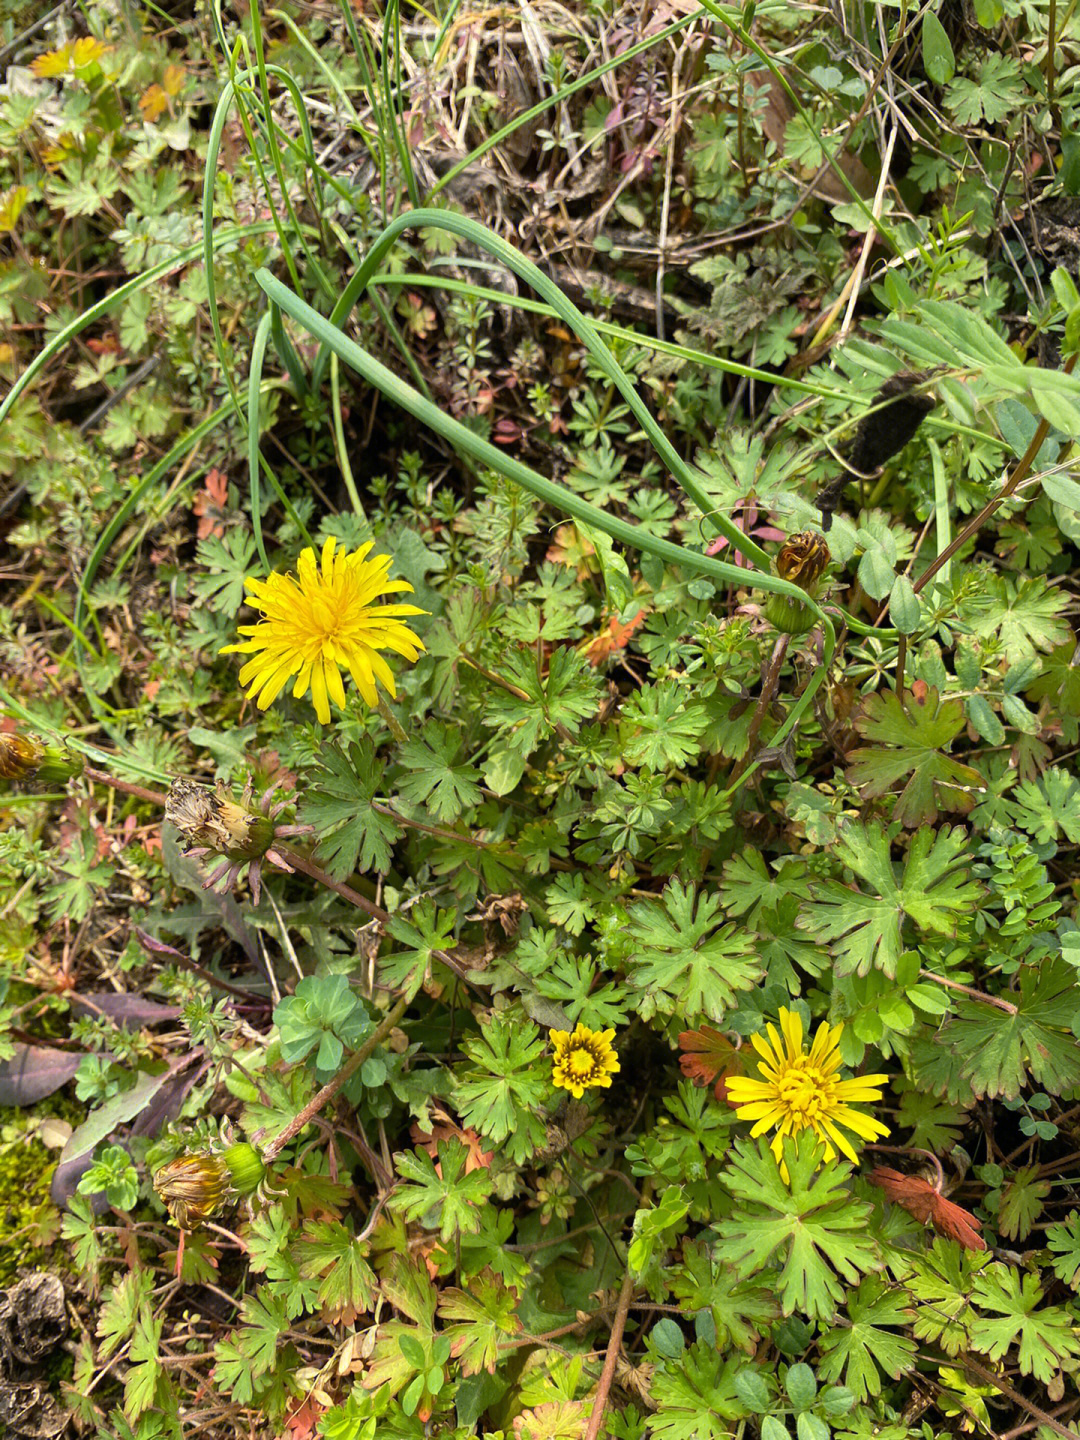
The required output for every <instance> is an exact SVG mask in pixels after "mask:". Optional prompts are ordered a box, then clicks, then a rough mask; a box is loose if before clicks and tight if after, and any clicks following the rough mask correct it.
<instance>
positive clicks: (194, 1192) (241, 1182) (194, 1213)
mask: <svg viewBox="0 0 1080 1440" xmlns="http://www.w3.org/2000/svg"><path fill="white" fill-rule="evenodd" d="M265 1179H266V1166H265V1165H264V1164H263V1161H262V1157H261V1156H260V1155H259V1152H258V1151H257V1150H256V1149H255V1147H254V1146H253V1145H249V1144H248V1143H247V1142H246V1141H243V1140H240V1141H236V1142H235V1143H234V1144H231V1145H228V1146H226V1147H225V1149H224V1150H222V1151H221V1152H220V1153H217V1152H212V1151H208V1150H205V1151H199V1152H195V1151H188V1152H186V1153H185V1154H183V1155H177V1157H176V1158H175V1159H174V1160H170V1161H169V1162H168V1163H167V1164H166V1165H162V1167H161V1169H160V1170H157V1171H155V1173H154V1189H155V1190H156V1191H157V1193H158V1196H159V1198H160V1199H161V1200H162V1202H163V1203H164V1205H165V1207H166V1209H167V1210H168V1212H169V1214H170V1215H171V1216H172V1219H173V1222H174V1224H176V1225H177V1226H179V1228H180V1229H181V1230H195V1229H197V1228H198V1226H200V1225H202V1224H204V1223H205V1222H206V1221H207V1220H212V1219H213V1218H214V1216H215V1215H217V1214H218V1213H219V1212H220V1210H221V1208H222V1206H223V1205H225V1203H226V1202H227V1201H229V1200H235V1199H237V1198H238V1197H239V1196H241V1195H250V1194H252V1193H253V1192H254V1191H255V1190H257V1189H258V1188H259V1186H260V1185H261V1184H262V1183H263V1181H264V1180H265Z"/></svg>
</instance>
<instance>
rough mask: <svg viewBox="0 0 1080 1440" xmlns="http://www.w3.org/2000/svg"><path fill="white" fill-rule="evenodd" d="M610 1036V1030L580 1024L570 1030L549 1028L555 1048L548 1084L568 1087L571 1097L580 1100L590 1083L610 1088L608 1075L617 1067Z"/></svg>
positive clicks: (614, 1072)
mask: <svg viewBox="0 0 1080 1440" xmlns="http://www.w3.org/2000/svg"><path fill="white" fill-rule="evenodd" d="M614 1035H615V1031H614V1030H590V1029H589V1027H588V1026H587V1025H580V1024H579V1025H578V1027H577V1029H576V1030H574V1031H573V1032H571V1031H569V1030H552V1032H551V1044H552V1047H553V1048H554V1051H555V1064H554V1066H553V1068H552V1072H551V1079H552V1083H553V1084H555V1085H557V1086H558V1087H559V1088H560V1089H561V1090H569V1091H570V1094H571V1095H572V1096H573V1097H574V1099H575V1100H580V1099H581V1097H582V1095H584V1093H585V1091H586V1090H587V1089H589V1088H590V1087H591V1086H594V1085H596V1086H602V1087H603V1088H605V1089H607V1088H608V1087H610V1085H611V1077H612V1075H616V1074H618V1072H619V1068H620V1067H619V1057H618V1055H617V1053H616V1051H615V1047H614V1046H613V1045H612V1043H611V1041H612V1039H613V1038H614Z"/></svg>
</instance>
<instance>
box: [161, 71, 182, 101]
mask: <svg viewBox="0 0 1080 1440" xmlns="http://www.w3.org/2000/svg"><path fill="white" fill-rule="evenodd" d="M184 73H185V72H184V67H183V66H182V65H166V66H165V74H164V75H163V76H162V77H161V88H162V89H163V90H164V91H165V94H166V95H174V96H175V95H179V94H180V91H181V90H182V89H183V88H184Z"/></svg>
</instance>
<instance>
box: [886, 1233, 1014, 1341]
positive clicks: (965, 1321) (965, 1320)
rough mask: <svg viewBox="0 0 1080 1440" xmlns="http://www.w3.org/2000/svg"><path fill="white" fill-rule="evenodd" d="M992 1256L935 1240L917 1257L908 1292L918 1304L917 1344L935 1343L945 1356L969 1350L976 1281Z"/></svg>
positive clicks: (916, 1322)
mask: <svg viewBox="0 0 1080 1440" xmlns="http://www.w3.org/2000/svg"><path fill="white" fill-rule="evenodd" d="M992 1259H993V1256H992V1255H991V1253H990V1251H989V1250H965V1249H962V1248H961V1246H960V1245H958V1244H957V1242H956V1241H955V1240H941V1239H938V1240H935V1241H934V1243H933V1245H932V1246H931V1247H930V1250H929V1251H928V1252H927V1253H926V1254H925V1255H919V1256H916V1257H915V1259H914V1261H913V1264H914V1270H913V1273H912V1274H911V1275H910V1276H909V1277H908V1279H907V1289H908V1290H909V1291H910V1292H911V1297H912V1299H913V1300H914V1301H915V1302H916V1306H915V1320H914V1333H915V1338H916V1340H932V1341H934V1342H935V1344H937V1345H940V1346H941V1348H942V1349H943V1350H944V1351H945V1354H946V1355H958V1354H959V1353H960V1352H961V1351H962V1350H966V1349H967V1348H968V1344H969V1342H970V1338H971V1337H970V1326H971V1319H972V1314H971V1288H972V1284H973V1277H974V1276H975V1275H977V1274H978V1272H979V1270H981V1269H982V1268H983V1267H984V1266H985V1265H988V1264H989V1263H990V1262H991V1260H992Z"/></svg>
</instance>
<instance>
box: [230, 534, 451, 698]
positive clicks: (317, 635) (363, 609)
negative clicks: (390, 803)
mask: <svg viewBox="0 0 1080 1440" xmlns="http://www.w3.org/2000/svg"><path fill="white" fill-rule="evenodd" d="M337 544H338V542H337V541H336V540H334V539H333V538H332V537H331V538H330V539H329V540H327V541H326V543H325V545H324V546H323V549H322V563H321V568H320V566H319V564H318V563H317V562H316V559H315V551H314V550H313V549H310V548H309V549H307V550H304V551H303V552H302V553H301V555H300V559H299V560H298V561H297V566H296V571H297V578H296V579H295V580H294V579H293V577H292V576H291V575H280V574H278V573H277V571H275V572H274V573H272V574H271V575H270V576H269V577H268V578H267V579H266V580H246V581H245V582H244V583H245V584H246V585H247V588H248V590H249V591H250V592H251V598H250V599H249V602H248V603H249V604H251V605H253V606H254V607H255V608H256V609H257V610H261V611H262V613H263V618H262V619H261V620H260V621H259V622H258V624H256V625H241V626H240V627H239V630H240V634H241V635H248V636H250V637H251V638H250V639H248V640H244V641H242V642H241V643H239V644H237V645H226V646H225V647H224V649H223V650H222V651H221V653H222V654H223V655H225V654H229V653H233V652H235V653H239V654H249V655H251V656H252V658H251V659H250V660H248V661H246V662H245V664H244V665H243V667H242V668H241V671H240V684H241V685H246V686H248V687H249V689H248V697H249V698H250V699H253V700H254V701H255V703H256V705H257V706H258V707H259V709H260V710H265V709H266V708H267V706H268V705H270V704H271V703H272V702H273V701H274V700H275V699H276V698H277V696H278V695H279V694H280V693H281V691H282V690H283V689H284V688H285V686H286V685H287V684H288V683H289V682H290V681H291V680H292V679H293V677H294V676H295V677H296V679H295V683H294V684H293V687H292V693H293V698H294V699H297V700H299V699H302V698H303V696H305V695H306V694H307V693H308V691H309V690H310V691H311V699H312V703H313V704H314V706H315V714H316V715H317V716H318V718H319V720H320V721H321V722H322V723H323V724H324V725H328V724H329V723H330V701H331V700H332V701H333V702H334V704H335V705H336V706H337V707H338V709H339V710H340V709H344V707H345V687H344V685H343V684H342V680H341V669H342V667H344V668H345V669H346V670H347V671H348V672H349V674H350V675H351V676H352V678H353V681H354V682H355V684H356V688H357V689H358V690H359V692H360V694H361V695H362V697H363V699H364V700H365V702H366V703H367V704H368V705H371V706H376V705H378V703H379V695H378V689H377V686H378V685H382V686H383V687H384V688H385V689H386V690H387V691H388V693H389V694H390V696H391V697H393V696H394V695H395V694H396V693H397V691H396V688H395V685H394V672H393V671H392V670H391V669H390V666H389V665H388V664H387V663H386V660H385V659H384V658H383V656H382V655H381V654H380V653H379V652H380V651H383V650H393V651H394V652H395V653H396V654H398V655H401V656H403V657H404V658H405V659H406V660H409V661H414V660H416V659H417V657H418V656H419V653H420V651H421V650H423V648H424V644H423V641H422V640H421V639H420V637H419V636H418V635H416V634H414V633H413V631H412V630H410V629H409V628H408V626H407V625H404V624H403V623H402V618H403V617H404V616H411V615H424V614H426V613H427V612H426V611H424V610H421V609H420V608H419V607H418V606H416V605H379V604H376V601H378V600H379V598H380V597H381V596H383V595H392V594H395V593H400V592H402V591H404V592H411V591H412V588H413V587H412V586H411V585H410V584H409V583H408V581H407V580H391V579H389V578H388V573H387V572H388V571H389V569H390V565H391V557H390V556H389V555H377V556H375V557H374V558H373V559H370V560H369V559H368V554H369V552H370V551H371V549H372V546H373V544H374V542H373V541H370V540H369V541H368V542H367V544H366V545H361V546H360V548H359V550H356V551H354V552H353V553H352V554H351V555H350V554H349V553H348V552H347V551H346V550H345V549H344V547H342V548H340V549H336V547H337ZM335 550H336V553H335Z"/></svg>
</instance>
